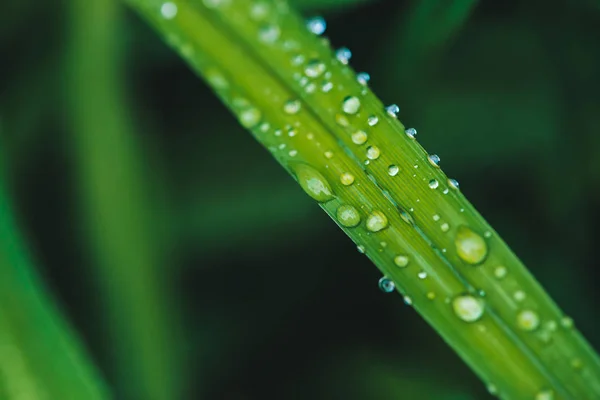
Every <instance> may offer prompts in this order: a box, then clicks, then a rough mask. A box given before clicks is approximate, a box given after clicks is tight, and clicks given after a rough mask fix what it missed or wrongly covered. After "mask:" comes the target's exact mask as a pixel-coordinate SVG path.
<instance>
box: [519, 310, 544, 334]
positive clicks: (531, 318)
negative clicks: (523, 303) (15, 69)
mask: <svg viewBox="0 0 600 400" xmlns="http://www.w3.org/2000/svg"><path fill="white" fill-rule="evenodd" d="M539 325H540V317H538V315H537V314H536V312H535V311H532V310H523V311H521V312H520V313H519V314H518V315H517V326H518V327H519V328H521V329H523V330H524V331H528V332H529V331H534V330H536V329H537V327H538V326H539Z"/></svg>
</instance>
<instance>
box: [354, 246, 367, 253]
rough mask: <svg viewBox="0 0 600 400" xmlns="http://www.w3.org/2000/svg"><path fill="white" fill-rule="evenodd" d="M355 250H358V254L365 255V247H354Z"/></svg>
mask: <svg viewBox="0 0 600 400" xmlns="http://www.w3.org/2000/svg"><path fill="white" fill-rule="evenodd" d="M356 250H358V252H359V253H360V254H365V246H363V245H358V246H356Z"/></svg>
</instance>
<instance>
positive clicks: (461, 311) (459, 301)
mask: <svg viewBox="0 0 600 400" xmlns="http://www.w3.org/2000/svg"><path fill="white" fill-rule="evenodd" d="M452 308H453V309H454V313H455V314H456V316H457V317H458V318H460V319H462V320H463V321H465V322H475V321H477V320H479V319H480V318H481V316H482V315H483V311H484V304H483V300H481V299H478V298H476V297H474V296H472V295H470V294H464V295H461V296H457V297H455V298H454V300H452Z"/></svg>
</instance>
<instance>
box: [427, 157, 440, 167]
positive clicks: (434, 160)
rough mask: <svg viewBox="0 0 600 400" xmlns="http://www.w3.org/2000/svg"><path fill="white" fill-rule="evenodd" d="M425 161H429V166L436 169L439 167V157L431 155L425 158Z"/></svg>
mask: <svg viewBox="0 0 600 400" xmlns="http://www.w3.org/2000/svg"><path fill="white" fill-rule="evenodd" d="M427 159H428V160H429V164H431V165H433V166H434V167H436V168H439V167H440V156H438V155H437V154H431V155H430V156H428V157H427Z"/></svg>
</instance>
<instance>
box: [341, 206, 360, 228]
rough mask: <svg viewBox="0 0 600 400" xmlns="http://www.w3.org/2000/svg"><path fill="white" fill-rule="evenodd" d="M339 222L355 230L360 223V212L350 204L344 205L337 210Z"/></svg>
mask: <svg viewBox="0 0 600 400" xmlns="http://www.w3.org/2000/svg"><path fill="white" fill-rule="evenodd" d="M336 215H337V220H338V221H339V223H340V224H341V225H342V226H345V227H346V228H353V227H355V226H356V225H358V224H359V223H360V214H359V213H358V210H357V209H356V208H354V207H353V206H351V205H349V204H344V205H342V206H340V207H339V208H338V209H337V213H336Z"/></svg>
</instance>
